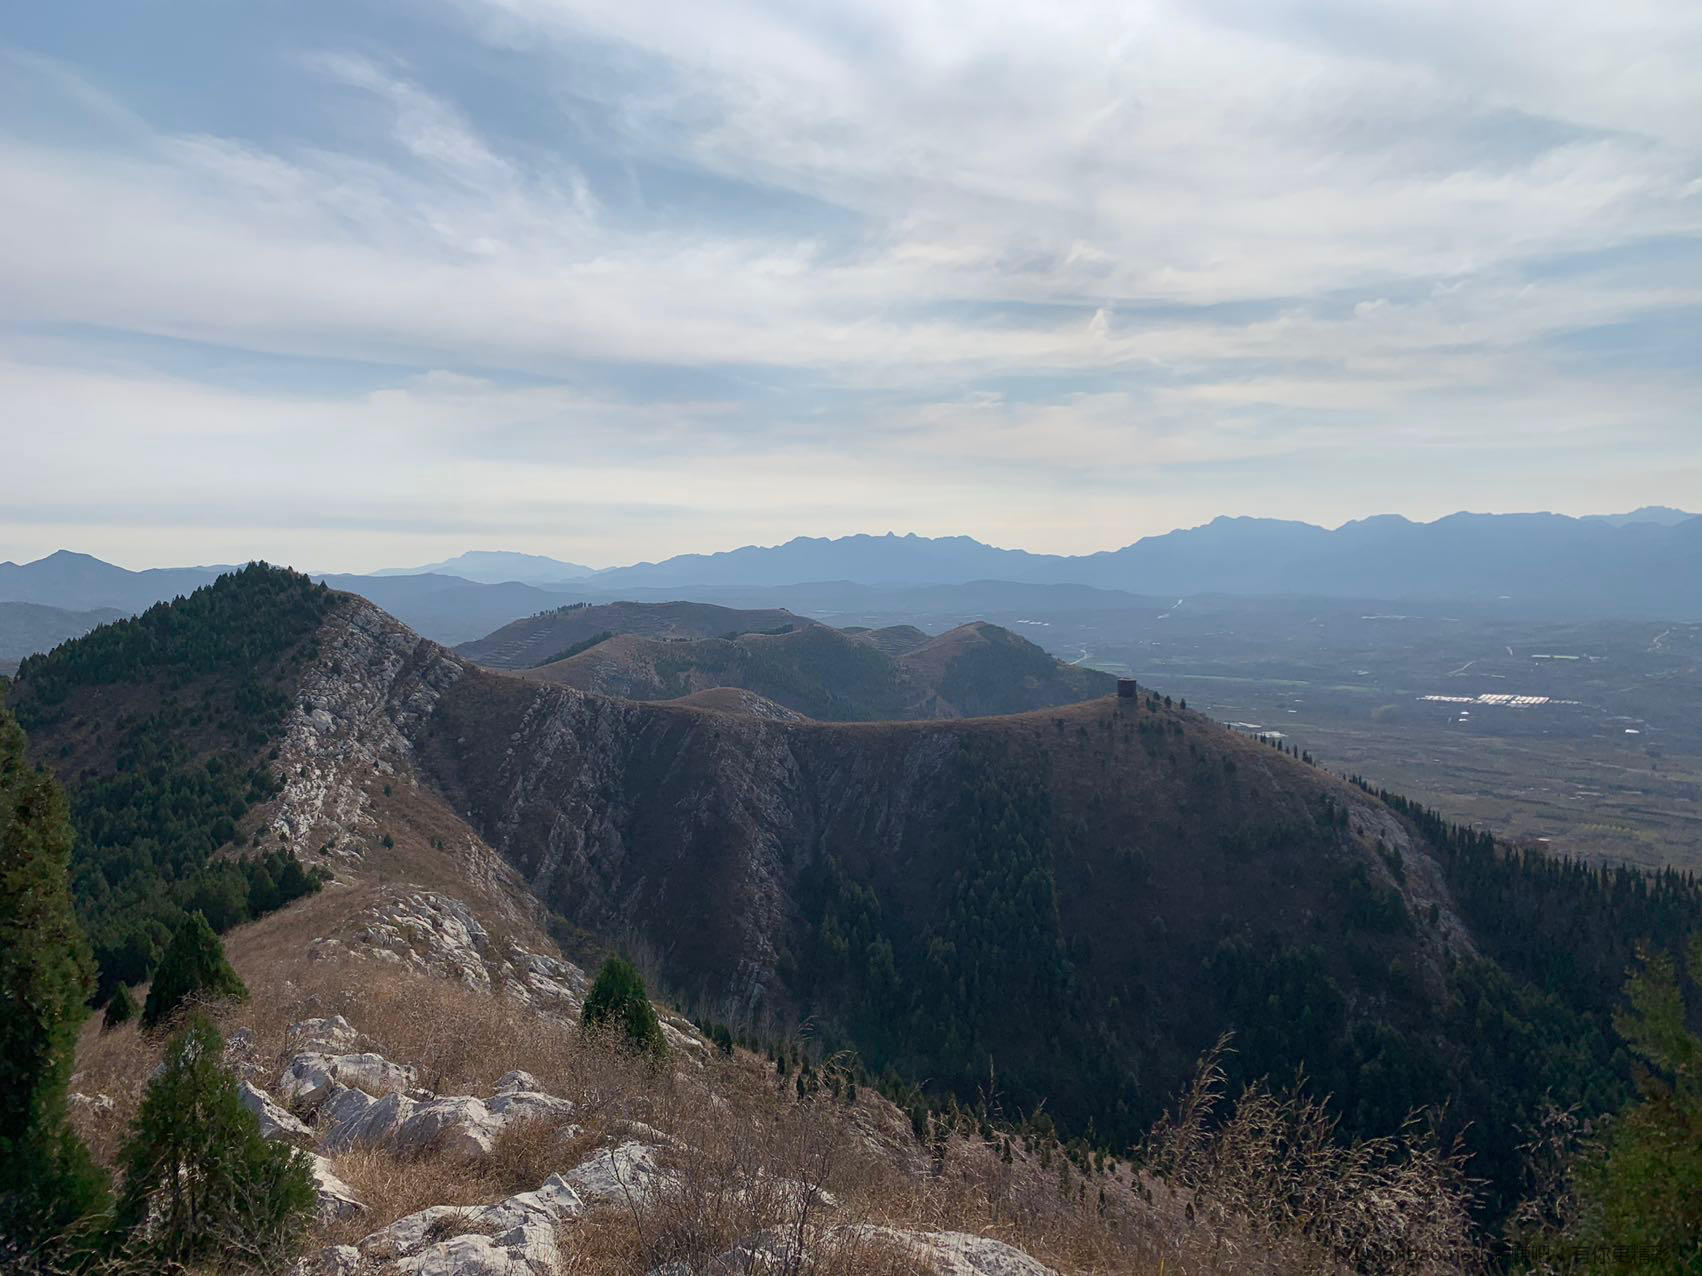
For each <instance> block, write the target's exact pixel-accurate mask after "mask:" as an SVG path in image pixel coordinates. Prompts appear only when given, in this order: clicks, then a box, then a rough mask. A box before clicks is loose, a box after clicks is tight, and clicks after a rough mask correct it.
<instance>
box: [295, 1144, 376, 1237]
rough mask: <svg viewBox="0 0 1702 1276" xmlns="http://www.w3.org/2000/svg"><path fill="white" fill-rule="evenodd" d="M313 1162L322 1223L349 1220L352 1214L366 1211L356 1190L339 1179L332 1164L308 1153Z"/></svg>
mask: <svg viewBox="0 0 1702 1276" xmlns="http://www.w3.org/2000/svg"><path fill="white" fill-rule="evenodd" d="M308 1155H309V1156H310V1157H311V1158H312V1161H313V1186H314V1190H315V1192H317V1193H318V1205H317V1207H316V1211H315V1212H316V1213H317V1214H318V1216H319V1221H320V1222H322V1223H331V1222H335V1221H336V1220H337V1219H340V1218H348V1217H349V1216H350V1215H351V1214H359V1213H361V1212H363V1211H364V1210H365V1209H366V1206H365V1205H363V1204H362V1203H361V1202H360V1200H359V1199H358V1198H357V1197H356V1196H355V1193H354V1189H353V1188H351V1187H350V1186H349V1185H348V1184H347V1183H345V1182H343V1180H342V1179H340V1178H338V1177H337V1176H336V1174H335V1173H334V1172H333V1171H332V1169H331V1162H329V1161H327V1160H326V1159H325V1158H324V1157H322V1156H320V1155H318V1154H317V1153H312V1152H310V1153H308Z"/></svg>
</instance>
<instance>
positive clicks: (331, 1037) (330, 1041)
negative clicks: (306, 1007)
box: [284, 1015, 360, 1055]
mask: <svg viewBox="0 0 1702 1276" xmlns="http://www.w3.org/2000/svg"><path fill="white" fill-rule="evenodd" d="M284 1042H285V1044H286V1045H287V1046H288V1048H289V1049H291V1050H295V1051H298V1052H302V1053H306V1052H311V1053H314V1054H334V1055H340V1054H350V1053H353V1051H354V1050H355V1049H356V1048H357V1047H358V1046H359V1045H360V1033H358V1032H356V1031H355V1029H354V1025H353V1024H351V1023H350V1022H349V1021H348V1020H347V1019H345V1018H343V1016H342V1015H329V1016H326V1017H324V1018H319V1019H303V1020H301V1021H300V1022H298V1023H292V1024H291V1025H290V1026H289V1027H288V1028H287V1029H286V1030H285V1031H284Z"/></svg>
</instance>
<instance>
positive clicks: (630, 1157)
mask: <svg viewBox="0 0 1702 1276" xmlns="http://www.w3.org/2000/svg"><path fill="white" fill-rule="evenodd" d="M563 1177H564V1178H565V1179H566V1180H567V1182H568V1184H569V1186H571V1187H572V1188H573V1190H574V1191H576V1192H578V1193H579V1195H580V1197H581V1198H582V1199H583V1200H584V1201H585V1202H586V1203H587V1204H595V1205H607V1204H622V1203H624V1202H625V1201H626V1200H627V1198H628V1197H629V1196H630V1197H631V1198H632V1199H633V1200H641V1199H643V1198H644V1197H645V1196H647V1195H650V1194H652V1193H654V1192H657V1191H660V1190H661V1189H662V1187H663V1186H664V1185H665V1184H666V1183H667V1182H668V1179H669V1175H668V1173H667V1171H666V1170H663V1169H662V1168H661V1167H660V1166H658V1165H657V1164H656V1154H655V1149H654V1148H651V1147H649V1146H648V1145H646V1144H643V1143H638V1142H635V1141H631V1140H629V1141H627V1142H625V1143H622V1144H619V1145H618V1146H616V1147H612V1148H604V1149H603V1150H602V1151H600V1152H597V1153H596V1154H594V1155H593V1156H591V1157H588V1158H587V1159H586V1160H585V1161H583V1162H581V1163H580V1164H579V1165H577V1166H575V1167H574V1168H573V1169H571V1170H569V1171H568V1172H567V1173H566V1175H564V1176H563Z"/></svg>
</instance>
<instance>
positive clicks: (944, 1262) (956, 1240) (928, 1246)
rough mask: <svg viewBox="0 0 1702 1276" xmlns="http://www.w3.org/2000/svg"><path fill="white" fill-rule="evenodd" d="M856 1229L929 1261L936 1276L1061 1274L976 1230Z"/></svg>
mask: <svg viewBox="0 0 1702 1276" xmlns="http://www.w3.org/2000/svg"><path fill="white" fill-rule="evenodd" d="M855 1231H856V1233H857V1234H858V1235H861V1236H867V1237H879V1238H881V1239H884V1240H887V1241H890V1242H891V1243H892V1244H893V1246H894V1247H896V1248H898V1249H900V1250H903V1251H906V1252H908V1253H909V1254H912V1255H914V1256H915V1257H916V1259H918V1260H919V1261H920V1262H922V1263H925V1264H926V1265H927V1266H926V1268H925V1269H924V1270H927V1271H930V1272H932V1273H934V1276H1058V1274H1057V1272H1055V1271H1054V1270H1053V1269H1052V1268H1050V1267H1048V1266H1046V1264H1044V1263H1042V1262H1041V1261H1040V1260H1039V1259H1036V1258H1034V1257H1032V1256H1031V1255H1029V1254H1025V1253H1024V1252H1023V1251H1022V1250H1020V1249H1017V1248H1016V1247H1015V1246H1012V1245H1007V1244H1005V1243H1004V1242H1003V1241H997V1240H994V1239H993V1238H992V1237H990V1236H976V1235H975V1234H974V1233H972V1232H920V1231H908V1230H905V1229H903V1228H896V1227H859V1228H857V1229H855Z"/></svg>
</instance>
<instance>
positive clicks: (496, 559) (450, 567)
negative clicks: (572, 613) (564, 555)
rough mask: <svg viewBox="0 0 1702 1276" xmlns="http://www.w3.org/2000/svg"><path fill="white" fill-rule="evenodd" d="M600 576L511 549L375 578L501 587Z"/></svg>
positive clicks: (391, 570)
mask: <svg viewBox="0 0 1702 1276" xmlns="http://www.w3.org/2000/svg"><path fill="white" fill-rule="evenodd" d="M595 573H596V569H595V568H592V567H582V566H580V565H579V564H578V563H564V562H562V561H561V559H559V558H546V557H545V556H544V555H542V554H515V553H510V552H509V551H507V550H492V549H474V550H469V551H467V553H465V554H457V555H456V556H455V557H454V558H446V559H444V560H443V561H442V562H441V563H427V564H426V565H425V566H424V567H383V568H380V569H379V570H378V571H375V572H373V573H372V574H373V575H374V576H427V575H437V576H459V577H460V578H461V579H462V580H475V581H480V582H482V583H484V584H487V585H500V584H503V583H504V582H507V581H518V582H519V583H520V584H522V585H558V584H560V583H561V582H562V581H566V580H579V579H580V578H582V577H585V576H591V575H594V574H595Z"/></svg>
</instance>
